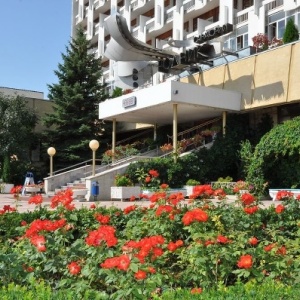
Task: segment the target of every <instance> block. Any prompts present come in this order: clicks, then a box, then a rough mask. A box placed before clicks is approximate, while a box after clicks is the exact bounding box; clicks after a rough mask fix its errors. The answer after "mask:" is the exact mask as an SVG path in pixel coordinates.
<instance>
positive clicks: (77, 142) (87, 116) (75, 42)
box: [43, 28, 108, 167]
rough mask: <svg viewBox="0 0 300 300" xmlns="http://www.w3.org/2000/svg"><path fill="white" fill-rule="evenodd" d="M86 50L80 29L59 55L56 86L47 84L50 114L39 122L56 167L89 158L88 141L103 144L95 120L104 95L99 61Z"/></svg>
mask: <svg viewBox="0 0 300 300" xmlns="http://www.w3.org/2000/svg"><path fill="white" fill-rule="evenodd" d="M90 48H91V47H90V44H89V41H88V40H87V39H86V36H85V33H84V31H83V29H82V28H79V29H78V30H77V32H76V37H75V38H74V39H72V41H71V42H69V46H67V47H66V54H62V59H63V63H62V64H59V65H58V70H56V71H55V72H54V73H55V75H56V76H57V77H58V83H57V84H53V85H48V88H49V95H48V97H49V99H50V100H51V101H53V112H52V113H49V114H47V115H46V116H45V117H44V119H43V121H44V124H45V125H46V126H47V128H48V129H49V130H47V131H46V132H45V136H44V141H46V142H45V143H44V147H46V148H48V147H49V146H53V147H55V148H56V155H55V165H56V167H63V166H69V165H71V164H74V163H77V162H81V161H84V160H87V159H90V158H91V150H90V149H89V142H90V140H92V139H97V140H98V141H99V142H100V143H102V144H103V138H102V136H101V134H102V133H103V131H104V130H105V129H104V127H103V126H104V125H103V124H102V122H101V121H100V120H99V119H98V104H99V103H100V102H101V101H104V100H105V99H106V98H107V95H106V92H105V84H102V83H101V77H102V67H101V58H95V56H94V54H91V53H89V52H88V51H89V49H90ZM107 132H108V131H107ZM100 136H101V140H100ZM44 152H46V151H44Z"/></svg>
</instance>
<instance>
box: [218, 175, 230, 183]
mask: <svg viewBox="0 0 300 300" xmlns="http://www.w3.org/2000/svg"><path fill="white" fill-rule="evenodd" d="M232 180H233V179H232V177H231V176H226V177H225V178H223V177H219V178H218V180H217V181H218V182H232Z"/></svg>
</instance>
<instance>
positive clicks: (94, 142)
mask: <svg viewBox="0 0 300 300" xmlns="http://www.w3.org/2000/svg"><path fill="white" fill-rule="evenodd" d="M89 146H90V148H91V149H92V151H93V164H92V166H93V167H92V175H93V176H95V164H96V162H95V161H96V151H97V149H98V148H99V142H98V141H97V140H91V141H90V143H89Z"/></svg>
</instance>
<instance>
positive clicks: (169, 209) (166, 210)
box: [155, 205, 173, 216]
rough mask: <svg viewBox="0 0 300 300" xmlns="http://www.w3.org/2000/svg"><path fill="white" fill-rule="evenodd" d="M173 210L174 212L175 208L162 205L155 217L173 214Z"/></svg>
mask: <svg viewBox="0 0 300 300" xmlns="http://www.w3.org/2000/svg"><path fill="white" fill-rule="evenodd" d="M172 210H173V207H172V206H171V205H160V206H159V207H158V208H157V210H156V212H155V215H156V216H160V215H161V214H163V213H170V212H172Z"/></svg>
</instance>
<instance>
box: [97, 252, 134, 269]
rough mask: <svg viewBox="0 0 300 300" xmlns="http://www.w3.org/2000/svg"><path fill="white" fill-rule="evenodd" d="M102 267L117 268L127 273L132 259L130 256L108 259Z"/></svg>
mask: <svg viewBox="0 0 300 300" xmlns="http://www.w3.org/2000/svg"><path fill="white" fill-rule="evenodd" d="M100 266H101V267H102V268H104V269H112V268H117V269H119V270H123V271H126V270H127V269H128V268H129V266H130V258H129V256H128V255H121V256H116V257H111V258H107V259H106V260H105V261H104V262H103V263H102V264H101V265H100Z"/></svg>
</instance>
